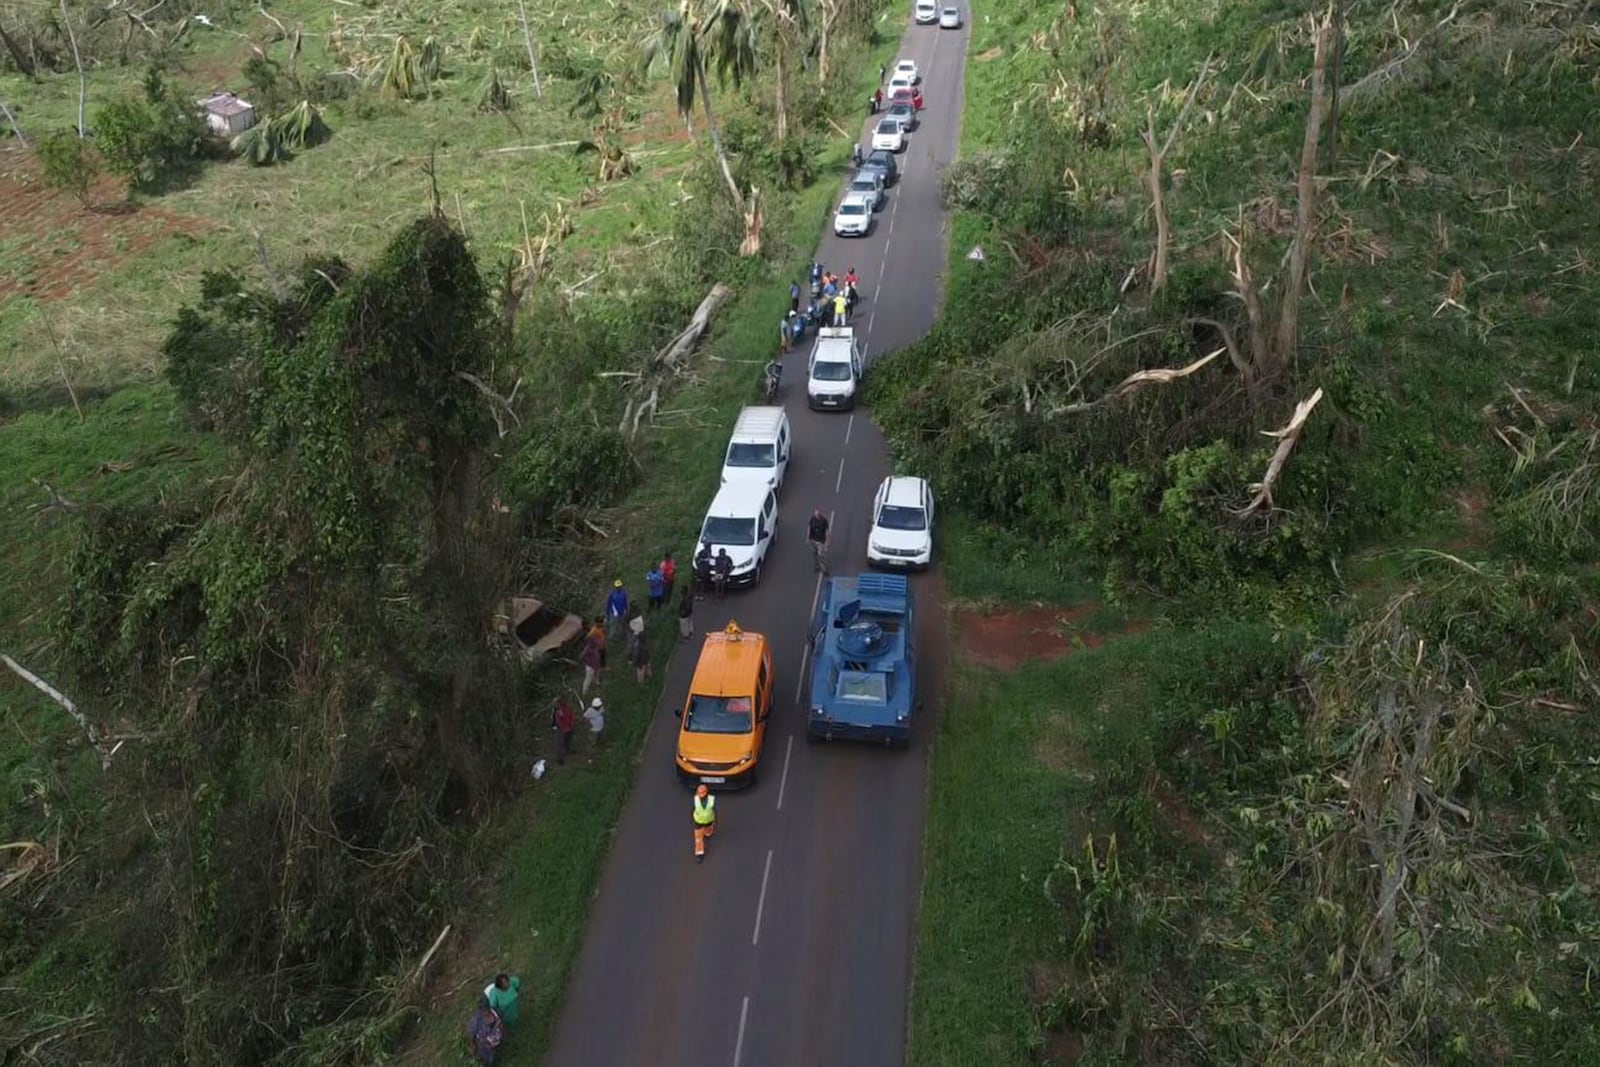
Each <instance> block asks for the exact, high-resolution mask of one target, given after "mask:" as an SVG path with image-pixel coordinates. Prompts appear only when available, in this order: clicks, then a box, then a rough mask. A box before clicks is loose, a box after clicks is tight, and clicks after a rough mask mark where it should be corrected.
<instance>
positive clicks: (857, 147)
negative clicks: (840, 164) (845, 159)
mask: <svg viewBox="0 0 1600 1067" xmlns="http://www.w3.org/2000/svg"><path fill="white" fill-rule="evenodd" d="M865 158H866V157H864V156H863V155H862V154H861V142H860V141H857V142H856V143H855V144H853V145H851V146H850V164H851V166H855V167H859V166H861V164H862V161H863V160H864V159H865Z"/></svg>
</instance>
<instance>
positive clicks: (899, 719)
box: [894, 711, 906, 722]
mask: <svg viewBox="0 0 1600 1067" xmlns="http://www.w3.org/2000/svg"><path fill="white" fill-rule="evenodd" d="M894 721H895V722H905V721H906V713H905V712H903V711H902V712H901V713H900V714H898V715H896V716H895V717H894Z"/></svg>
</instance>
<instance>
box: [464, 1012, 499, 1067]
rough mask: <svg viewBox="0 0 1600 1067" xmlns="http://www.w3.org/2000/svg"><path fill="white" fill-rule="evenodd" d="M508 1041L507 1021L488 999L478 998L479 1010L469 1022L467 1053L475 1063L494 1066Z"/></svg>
mask: <svg viewBox="0 0 1600 1067" xmlns="http://www.w3.org/2000/svg"><path fill="white" fill-rule="evenodd" d="M505 1039H506V1026H505V1020H503V1019H501V1018H500V1013H499V1012H497V1011H495V1010H494V1009H493V1008H491V1007H490V1006H489V1000H488V998H487V997H479V998H478V1010H477V1011H475V1012H473V1013H472V1018H470V1019H468V1020H467V1053H468V1054H469V1055H471V1057H472V1062H473V1063H481V1064H485V1065H488V1064H493V1063H494V1058H495V1055H496V1054H497V1053H498V1052H499V1051H500V1042H502V1041H504V1040H505Z"/></svg>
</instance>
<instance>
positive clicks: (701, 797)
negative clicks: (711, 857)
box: [694, 785, 717, 863]
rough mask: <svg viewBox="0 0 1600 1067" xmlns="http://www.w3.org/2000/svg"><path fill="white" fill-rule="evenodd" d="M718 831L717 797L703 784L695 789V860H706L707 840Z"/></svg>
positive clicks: (697, 861)
mask: <svg viewBox="0 0 1600 1067" xmlns="http://www.w3.org/2000/svg"><path fill="white" fill-rule="evenodd" d="M716 832H717V798H716V797H714V796H712V795H711V790H709V789H707V788H706V787H705V786H703V785H702V786H701V787H700V788H699V789H696V790H695V791H694V861H695V862H696V863H704V862H705V861H706V842H707V841H708V840H710V839H711V838H712V837H713V836H714V835H715V834H716Z"/></svg>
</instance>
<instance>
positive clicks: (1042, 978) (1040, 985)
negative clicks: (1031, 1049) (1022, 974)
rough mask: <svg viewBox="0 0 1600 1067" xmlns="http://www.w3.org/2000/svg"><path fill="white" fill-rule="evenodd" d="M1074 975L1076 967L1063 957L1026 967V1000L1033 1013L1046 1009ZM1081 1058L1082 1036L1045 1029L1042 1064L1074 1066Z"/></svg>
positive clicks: (1067, 1031)
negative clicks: (1030, 1004)
mask: <svg viewBox="0 0 1600 1067" xmlns="http://www.w3.org/2000/svg"><path fill="white" fill-rule="evenodd" d="M1076 978H1077V969H1076V968H1075V967H1074V966H1073V965H1072V964H1071V963H1068V962H1065V961H1063V960H1050V961H1048V962H1041V963H1035V964H1034V965H1033V966H1031V967H1029V968H1028V1000H1029V1002H1030V1003H1032V1005H1033V1010H1034V1011H1035V1012H1043V1011H1046V1010H1047V1008H1048V1006H1049V1004H1050V1002H1051V1001H1053V1000H1055V998H1056V997H1057V995H1059V994H1060V992H1061V990H1063V989H1065V988H1066V987H1067V986H1068V985H1070V984H1071V983H1072V982H1073V981H1074V980H1075V979H1076ZM1082 1058H1083V1038H1082V1037H1080V1036H1079V1035H1078V1034H1077V1033H1076V1032H1075V1031H1072V1030H1065V1029H1062V1030H1047V1031H1045V1035H1044V1051H1043V1055H1042V1058H1041V1060H1040V1062H1041V1063H1043V1064H1045V1065H1046V1067H1074V1065H1075V1064H1076V1063H1077V1062H1078V1061H1079V1060H1081V1059H1082Z"/></svg>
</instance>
